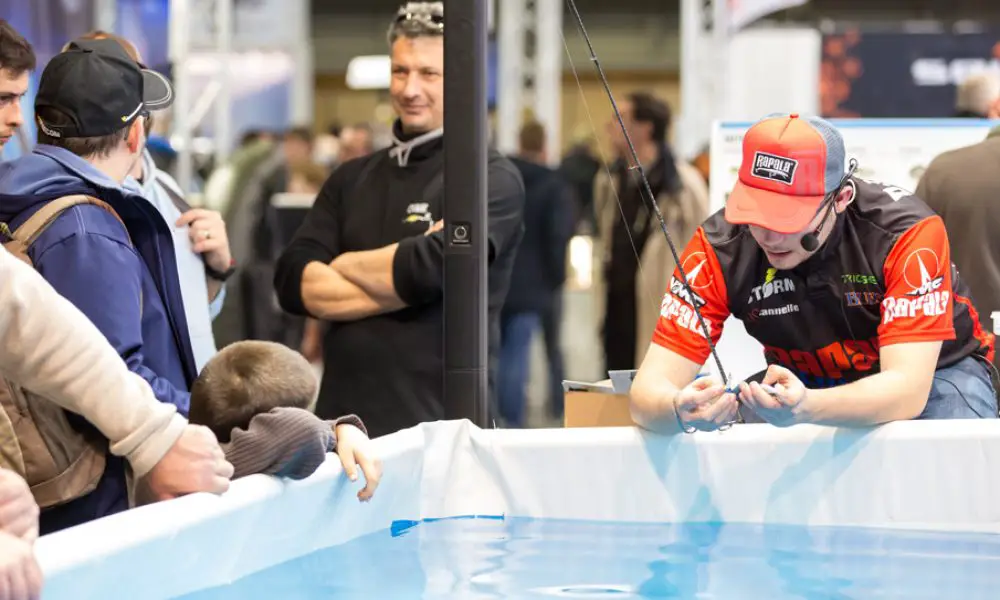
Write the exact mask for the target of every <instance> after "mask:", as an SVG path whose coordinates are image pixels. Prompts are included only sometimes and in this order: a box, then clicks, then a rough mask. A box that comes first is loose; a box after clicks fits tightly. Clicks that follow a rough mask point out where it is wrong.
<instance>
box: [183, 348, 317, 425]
mask: <svg viewBox="0 0 1000 600" xmlns="http://www.w3.org/2000/svg"><path fill="white" fill-rule="evenodd" d="M318 393H319V381H318V379H317V377H316V372H315V371H314V370H313V367H312V365H310V364H309V361H307V360H306V359H305V357H303V356H302V355H301V354H299V353H298V352H296V351H294V350H292V349H291V348H289V347H287V346H284V345H282V344H277V343H274V342H262V341H257V340H247V341H242V342H236V343H234V344H230V345H228V346H226V347H225V348H223V349H222V350H221V351H220V352H219V353H218V354H216V355H215V356H214V357H212V359H211V360H210V361H208V364H206V365H205V368H203V369H202V371H201V374H200V375H199V376H198V379H197V380H195V382H194V385H193V386H192V387H191V411H190V415H189V420H190V422H191V423H193V424H196V425H204V426H206V427H208V428H209V429H211V430H212V431H213V432H215V436H216V437H217V438H218V439H219V441H220V442H223V443H225V442H228V441H229V438H230V435H231V434H232V431H233V429H234V428H237V427H239V428H241V429H246V428H247V427H249V426H250V419H252V418H253V417H254V416H255V415H258V414H261V413H266V412H268V411H269V410H271V409H273V408H278V407H292V408H302V409H306V408H308V407H309V406H310V405H311V404H312V403H313V402H314V401H315V400H316V396H317V394H318Z"/></svg>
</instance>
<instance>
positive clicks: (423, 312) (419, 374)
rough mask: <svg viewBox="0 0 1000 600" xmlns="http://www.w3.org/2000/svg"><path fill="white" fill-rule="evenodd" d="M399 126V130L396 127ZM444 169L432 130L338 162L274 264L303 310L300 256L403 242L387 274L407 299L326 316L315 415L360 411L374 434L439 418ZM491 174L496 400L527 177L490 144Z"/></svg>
mask: <svg viewBox="0 0 1000 600" xmlns="http://www.w3.org/2000/svg"><path fill="white" fill-rule="evenodd" d="M395 133H396V135H397V136H400V132H399V129H398V124H397V128H396V129H395ZM428 137H430V139H427V138H428ZM422 140H423V141H422ZM443 169H444V156H443V141H442V138H441V137H440V136H437V137H434V135H433V134H430V135H429V136H427V135H425V136H421V138H418V139H416V140H411V141H410V142H409V143H397V144H395V145H394V147H393V148H392V149H391V150H390V149H386V150H381V151H379V152H375V153H374V154H372V155H369V156H366V157H363V158H359V159H356V160H352V161H349V162H347V163H344V164H343V165H341V166H340V167H339V168H337V170H336V171H335V172H334V173H333V174H332V175H331V176H330V179H329V180H328V181H327V182H326V184H325V185H324V186H323V189H322V190H320V193H319V195H318V197H317V198H316V203H315V205H314V206H313V208H312V210H311V211H310V212H309V215H308V216H307V217H306V220H305V222H304V224H303V225H302V227H301V228H300V229H299V231H298V232H297V233H296V234H295V237H294V238H293V240H292V242H291V243H290V244H289V246H288V248H286V249H285V251H284V253H283V254H282V256H281V258H280V259H279V261H278V265H277V270H276V273H275V289H276V291H277V294H278V299H279V302H280V303H281V306H282V308H284V309H285V310H286V311H288V312H290V313H293V314H298V315H306V314H308V312H307V311H306V308H305V306H304V304H303V301H302V271H303V270H304V269H305V267H306V265H307V264H309V263H310V262H313V261H318V262H321V263H323V264H329V263H330V262H331V261H332V260H333V259H334V258H335V257H337V256H338V255H340V254H342V253H344V252H354V251H363V250H375V249H378V248H382V247H384V246H388V245H390V244H393V243H395V242H399V247H398V250H397V251H396V256H395V259H394V262H393V281H394V284H395V286H396V293H397V294H398V295H399V297H400V298H401V299H402V300H403V301H404V302H406V303H407V305H408V306H407V307H406V308H403V309H402V310H399V311H396V312H391V313H385V314H382V315H376V316H373V317H368V318H365V319H361V320H358V321H353V322H333V323H330V324H329V325H330V326H329V328H328V331H327V333H326V336H325V337H324V340H323V355H324V356H323V363H324V364H323V369H324V371H323V382H322V385H321V386H320V394H319V399H318V401H317V404H316V414H317V415H318V416H319V417H320V418H324V419H333V418H336V417H337V416H340V415H345V414H356V415H358V416H359V417H361V419H362V420H363V421H364V423H365V425H366V426H367V428H368V431H369V433H370V435H371V437H373V438H374V437H378V436H381V435H385V434H388V433H392V432H395V431H398V430H400V429H405V428H407V427H412V426H414V425H417V424H419V423H421V422H426V421H435V420H439V419H441V418H443V417H444V409H443V406H442V403H441V399H442V396H443V393H444V392H443V388H444V351H443V319H442V308H443V302H442V282H443V278H444V276H443V273H444V237H443V234H442V232H437V233H434V234H431V235H424V234H425V232H426V231H427V228H428V227H429V226H430V225H431V224H433V223H434V222H437V221H438V220H440V219H441V217H442V210H443V201H444V196H443ZM487 177H488V202H489V207H488V218H489V223H488V231H489V234H488V235H489V240H488V254H489V274H488V281H489V334H490V339H489V351H490V370H489V375H490V398H491V405H492V404H493V402H492V398H494V387H495V386H494V385H493V380H494V375H495V367H494V365H495V364H496V355H497V351H498V348H499V342H500V340H499V313H500V309H501V308H502V306H503V302H504V299H505V297H506V295H507V288H508V284H509V282H510V274H511V269H512V267H513V264H514V258H515V255H516V253H517V247H518V245H519V244H520V241H521V238H522V236H523V225H522V212H523V207H524V184H523V182H522V180H521V176H520V174H519V173H518V171H517V169H516V168H515V167H514V166H513V165H512V164H511V162H510V161H509V160H507V159H505V158H503V157H502V156H501V155H500V154H498V153H496V152H495V151H492V150H491V151H490V154H489V161H488V175H487Z"/></svg>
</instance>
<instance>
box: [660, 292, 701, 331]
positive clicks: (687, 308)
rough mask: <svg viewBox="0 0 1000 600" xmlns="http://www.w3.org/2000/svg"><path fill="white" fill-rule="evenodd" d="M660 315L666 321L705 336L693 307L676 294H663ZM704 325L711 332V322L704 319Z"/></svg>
mask: <svg viewBox="0 0 1000 600" xmlns="http://www.w3.org/2000/svg"><path fill="white" fill-rule="evenodd" d="M660 316H661V317H663V318H664V319H667V320H668V321H673V322H674V323H677V325H678V326H680V327H682V328H684V329H690V330H691V331H693V332H695V333H697V334H698V335H700V336H701V337H706V336H705V331H704V329H702V326H701V319H699V318H698V314H697V313H696V312H695V311H694V308H693V307H692V306H691V305H690V304H688V303H687V302H684V301H682V300H681V299H679V298H677V297H676V296H673V295H671V294H666V295H665V296H663V303H662V304H660ZM705 327H707V328H708V332H709V334H711V333H712V323H711V322H710V321H709V320H708V319H705Z"/></svg>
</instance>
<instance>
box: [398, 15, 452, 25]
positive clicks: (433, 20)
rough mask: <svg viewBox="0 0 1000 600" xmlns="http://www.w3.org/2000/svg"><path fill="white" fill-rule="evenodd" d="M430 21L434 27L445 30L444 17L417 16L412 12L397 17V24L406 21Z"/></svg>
mask: <svg viewBox="0 0 1000 600" xmlns="http://www.w3.org/2000/svg"><path fill="white" fill-rule="evenodd" d="M414 20H416V21H430V22H431V23H433V24H434V25H437V26H438V27H440V28H444V15H416V14H414V13H411V12H405V13H401V14H399V15H397V16H396V22H397V23H402V22H404V21H414Z"/></svg>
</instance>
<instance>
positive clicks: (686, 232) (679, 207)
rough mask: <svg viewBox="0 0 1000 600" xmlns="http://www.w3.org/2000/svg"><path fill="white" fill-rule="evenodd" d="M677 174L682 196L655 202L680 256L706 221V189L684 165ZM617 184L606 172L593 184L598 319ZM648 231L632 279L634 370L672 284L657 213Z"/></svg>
mask: <svg viewBox="0 0 1000 600" xmlns="http://www.w3.org/2000/svg"><path fill="white" fill-rule="evenodd" d="M677 172H678V174H679V175H680V178H681V186H682V188H681V191H680V192H678V193H676V194H669V193H661V194H660V195H659V196H658V197H657V205H658V206H659V207H660V212H661V213H662V214H663V219H664V221H666V223H667V231H669V232H670V236H671V239H672V240H673V242H674V247H675V248H676V249H677V253H678V254H681V253H683V252H684V247H685V246H687V243H688V241H690V239H691V238H692V237H693V236H694V232H695V231H696V230H697V229H698V226H700V225H701V224H702V222H703V221H704V220H705V219H707V218H708V206H709V201H708V186H706V185H705V180H704V179H702V177H701V174H700V173H699V172H698V170H697V169H695V168H694V167H693V166H691V165H690V164H688V163H685V162H683V161H677ZM616 186H617V181H612V178H611V176H610V175H609V174H608V171H607V169H603V170H601V171H599V172H598V174H597V178H596V181H595V182H594V210H595V211H596V214H597V227H598V233H597V236H596V238H595V239H594V270H595V271H596V272H595V273H594V286H593V290H594V294H595V307H596V314H598V315H602V318H603V315H604V312H605V302H606V298H607V295H606V292H605V283H604V265H605V264H606V263H607V261H608V260H610V258H611V256H610V250H609V248H610V241H611V237H610V236H611V229H612V226H613V225H614V222H615V220H617V219H621V211H620V209H619V207H618V194H617V190H616V189H615V187H616ZM650 218H651V219H653V221H654V222H653V226H652V230H651V232H650V234H649V237H648V241H647V242H646V246H645V247H644V248H643V249H642V256H641V260H640V261H639V266H640V274H639V277H638V278H636V290H635V294H636V302H637V303H638V304H637V307H636V309H637V310H636V315H637V316H636V321H637V322H636V327H637V328H636V331H637V335H636V353H635V355H636V365H635V366H636V368H638V366H639V364H641V363H642V359H643V357H644V356H645V355H646V350H647V349H648V348H649V343H650V340H651V339H652V337H653V330H654V329H655V328H656V321H657V319H658V318H659V316H660V302H661V301H662V299H663V294H664V293H665V292H666V290H667V286H668V285H669V284H670V277H671V275H672V274H673V272H674V268H675V267H676V263H675V262H674V258H673V255H672V254H671V253H670V247H669V246H668V245H667V240H666V238H665V237H664V236H663V230H662V228H661V226H660V223H659V220H658V219H657V218H656V215H655V214H650Z"/></svg>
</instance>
